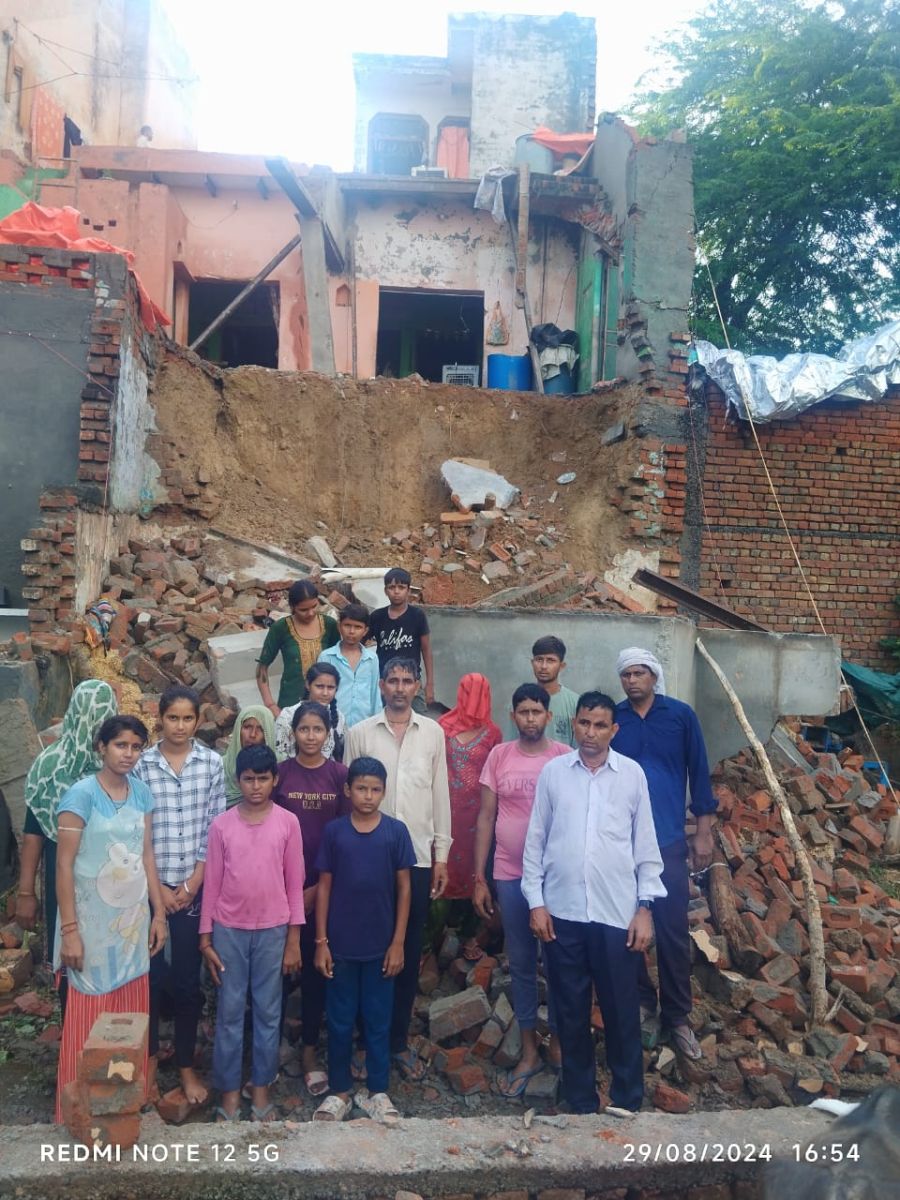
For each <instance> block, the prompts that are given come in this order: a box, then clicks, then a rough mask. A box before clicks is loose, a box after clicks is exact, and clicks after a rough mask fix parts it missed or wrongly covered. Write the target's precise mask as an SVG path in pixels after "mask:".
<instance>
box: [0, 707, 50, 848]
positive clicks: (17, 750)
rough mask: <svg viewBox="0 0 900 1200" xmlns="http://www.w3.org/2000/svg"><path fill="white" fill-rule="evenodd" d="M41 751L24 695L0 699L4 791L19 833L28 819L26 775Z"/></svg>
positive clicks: (0, 776) (1, 788)
mask: <svg viewBox="0 0 900 1200" xmlns="http://www.w3.org/2000/svg"><path fill="white" fill-rule="evenodd" d="M40 752H41V743H40V740H39V739H38V734H37V729H36V728H35V725H34V721H33V720H32V718H31V711H30V710H29V707H28V703H27V702H26V701H25V700H23V699H22V698H21V697H16V698H15V699H12V700H0V791H2V792H3V795H4V796H5V797H6V803H7V806H8V808H9V815H10V817H11V818H12V823H13V829H15V831H16V833H21V832H22V826H23V825H24V823H25V776H26V775H27V774H28V768H29V767H30V766H31V764H32V763H33V762H34V760H35V759H36V758H37V756H38V754H40Z"/></svg>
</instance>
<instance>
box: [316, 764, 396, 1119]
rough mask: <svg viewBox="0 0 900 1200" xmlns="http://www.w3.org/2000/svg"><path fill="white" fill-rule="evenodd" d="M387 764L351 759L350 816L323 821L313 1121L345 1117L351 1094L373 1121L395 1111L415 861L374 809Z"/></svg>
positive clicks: (391, 1115) (393, 824)
mask: <svg viewBox="0 0 900 1200" xmlns="http://www.w3.org/2000/svg"><path fill="white" fill-rule="evenodd" d="M386 783H387V771H386V770H385V768H384V765H383V764H382V763H380V762H379V761H378V759H377V758H357V759H354V761H353V762H352V763H351V764H350V769H349V771H348V772H347V782H346V784H345V785H344V788H345V791H346V794H347V796H348V798H349V800H350V815H349V816H347V817H339V818H338V819H337V820H335V821H332V822H331V823H330V824H329V825H326V827H325V830H324V833H323V837H322V844H321V846H320V847H319V855H318V859H317V861H316V866H317V867H318V869H319V890H318V892H317V894H316V939H315V940H316V969H317V970H319V971H321V972H322V974H323V975H324V976H325V978H326V979H327V980H328V984H327V995H326V1013H327V1019H328V1084H329V1095H328V1096H327V1097H326V1099H325V1100H324V1101H323V1102H322V1104H320V1105H319V1107H318V1109H317V1110H316V1112H315V1115H314V1116H313V1120H314V1121H343V1119H344V1118H345V1117H346V1116H347V1114H348V1113H349V1112H350V1109H351V1108H352V1106H353V1103H354V1102H355V1103H356V1104H357V1105H358V1107H359V1108H361V1109H362V1110H363V1112H364V1113H366V1114H367V1115H368V1116H370V1117H372V1118H374V1119H375V1120H376V1121H382V1122H384V1123H385V1124H393V1123H394V1122H396V1121H397V1119H398V1118H399V1115H400V1114H399V1113H398V1112H397V1110H396V1108H394V1105H393V1104H392V1103H391V1099H390V1097H389V1096H388V1094H387V1089H388V1082H389V1079H390V1070H391V1066H390V1062H391V1060H390V1033H391V1014H392V1011H393V1004H394V977H395V976H396V975H398V974H399V973H400V971H402V970H403V942H404V939H405V937H406V923H407V921H408V919H409V900H410V885H409V869H410V867H414V866H415V865H416V855H415V851H414V850H413V845H412V840H411V839H410V836H409V831H408V830H407V828H406V826H405V825H404V824H403V823H402V821H397V820H395V819H394V818H393V817H388V816H385V814H384V813H381V812H379V811H378V809H379V805H380V804H381V801H382V800H383V799H384V790H385V784H386ZM357 1018H359V1019H360V1021H361V1024H362V1026H363V1031H364V1035H365V1043H366V1071H367V1075H368V1083H369V1087H368V1090H367V1089H362V1090H361V1091H359V1092H357V1093H356V1095H355V1096H354V1097H353V1099H352V1100H351V1098H350V1088H351V1086H352V1079H351V1072H350V1060H351V1056H352V1052H353V1030H354V1027H355V1025H356V1022H357Z"/></svg>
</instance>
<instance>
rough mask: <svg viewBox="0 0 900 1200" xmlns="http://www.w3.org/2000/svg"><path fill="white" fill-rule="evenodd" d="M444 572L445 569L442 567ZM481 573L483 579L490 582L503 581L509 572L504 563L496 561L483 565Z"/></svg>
mask: <svg viewBox="0 0 900 1200" xmlns="http://www.w3.org/2000/svg"><path fill="white" fill-rule="evenodd" d="M444 570H445V571H446V570H447V568H446V567H444ZM481 573H482V574H483V575H484V577H485V579H487V580H488V581H489V582H491V581H493V580H494V579H505V578H506V576H507V575H509V574H510V570H509V567H508V566H507V565H506V563H505V562H499V561H496V562H487V563H485V564H484V566H483V567H482V570H481Z"/></svg>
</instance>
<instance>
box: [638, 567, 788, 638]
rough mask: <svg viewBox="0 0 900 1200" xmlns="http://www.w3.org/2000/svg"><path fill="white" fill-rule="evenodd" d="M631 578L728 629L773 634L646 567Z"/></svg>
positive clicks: (763, 626)
mask: <svg viewBox="0 0 900 1200" xmlns="http://www.w3.org/2000/svg"><path fill="white" fill-rule="evenodd" d="M631 578H632V579H633V580H634V582H635V583H639V584H640V585H641V587H645V588H648V589H649V590H650V591H651V592H656V594H657V595H658V596H665V597H666V599H667V600H674V601H675V602H676V604H680V605H681V607H682V608H689V609H691V610H692V611H693V612H696V613H700V615H701V616H703V617H709V618H710V620H712V621H718V623H719V624H720V625H724V626H725V627H726V628H727V629H746V630H748V631H749V632H751V633H769V632H771V631H770V630H768V629H766V627H765V625H757V623H756V622H755V621H751V620H750V619H749V618H748V617H741V616H738V614H737V613H736V612H732V610H731V609H730V608H726V607H725V605H724V604H717V603H716V602H715V600H709V599H707V597H706V596H701V595H700V594H699V593H698V592H695V591H693V590H692V589H691V588H689V587H685V586H684V584H683V583H677V582H676V581H675V580H674V579H666V578H665V577H664V576H662V575H657V574H656V572H655V571H648V570H647V568H646V567H638V569H637V570H636V571H635V573H634V574H633V575H632V577H631Z"/></svg>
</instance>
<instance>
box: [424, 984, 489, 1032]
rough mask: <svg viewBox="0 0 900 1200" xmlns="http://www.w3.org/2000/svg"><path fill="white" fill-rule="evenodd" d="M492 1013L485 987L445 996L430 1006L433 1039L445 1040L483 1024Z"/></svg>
mask: <svg viewBox="0 0 900 1200" xmlns="http://www.w3.org/2000/svg"><path fill="white" fill-rule="evenodd" d="M490 1015H491V1005H490V1002H489V1001H488V998H487V996H486V994H485V991H484V988H481V987H471V988H466V990H465V991H464V992H457V993H456V995H455V996H443V997H441V999H440V1000H435V1001H434V1002H433V1003H432V1004H430V1005H429V1007H428V1028H429V1032H430V1034H431V1040H432V1041H434V1042H440V1041H443V1040H444V1038H448V1037H453V1036H454V1035H455V1034H457V1033H462V1032H463V1031H464V1030H466V1029H471V1028H472V1026H473V1025H482V1024H484V1022H485V1021H486V1020H487V1019H488V1017H489V1016H490Z"/></svg>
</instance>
